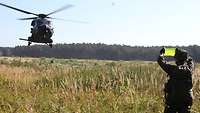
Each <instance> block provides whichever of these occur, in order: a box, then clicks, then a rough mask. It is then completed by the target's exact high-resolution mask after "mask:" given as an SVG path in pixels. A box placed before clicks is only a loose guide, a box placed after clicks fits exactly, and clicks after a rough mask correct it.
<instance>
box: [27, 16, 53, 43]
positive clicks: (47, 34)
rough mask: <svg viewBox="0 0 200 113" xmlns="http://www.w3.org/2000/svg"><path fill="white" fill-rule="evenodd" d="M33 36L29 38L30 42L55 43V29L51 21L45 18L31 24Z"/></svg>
mask: <svg viewBox="0 0 200 113" xmlns="http://www.w3.org/2000/svg"><path fill="white" fill-rule="evenodd" d="M31 26H33V27H32V28H31V36H30V37H29V38H28V41H30V42H36V43H53V41H52V39H51V37H52V35H53V32H54V31H53V28H52V26H51V21H49V20H47V19H45V18H37V19H35V20H33V21H32V22H31Z"/></svg>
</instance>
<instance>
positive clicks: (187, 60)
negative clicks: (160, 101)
mask: <svg viewBox="0 0 200 113" xmlns="http://www.w3.org/2000/svg"><path fill="white" fill-rule="evenodd" d="M175 60H176V65H172V64H167V63H166V61H165V60H164V57H162V56H161V55H160V56H159V57H158V60H157V62H158V64H159V65H160V67H161V68H162V69H163V70H164V71H165V72H166V73H167V74H168V77H169V79H168V81H167V82H166V83H165V89H164V91H165V104H166V106H165V111H164V113H176V112H178V113H190V108H191V106H192V100H193V95H192V72H193V68H194V64H193V61H192V58H191V57H189V56H188V53H186V52H185V51H182V50H180V49H176V53H175Z"/></svg>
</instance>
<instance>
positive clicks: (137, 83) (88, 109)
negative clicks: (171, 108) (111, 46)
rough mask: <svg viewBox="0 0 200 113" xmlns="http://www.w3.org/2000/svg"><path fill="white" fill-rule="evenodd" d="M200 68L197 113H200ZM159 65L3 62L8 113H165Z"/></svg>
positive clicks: (3, 106)
mask: <svg viewBox="0 0 200 113" xmlns="http://www.w3.org/2000/svg"><path fill="white" fill-rule="evenodd" d="M199 74H200V67H199V65H197V66H196V69H195V72H194V95H195V97H196V98H195V101H194V105H193V108H192V110H193V112H194V113H196V112H200V98H199V97H200V75H199ZM165 80H166V74H165V73H164V72H163V71H162V70H161V69H160V67H159V66H158V65H157V63H156V62H143V61H100V60H99V61H98V60H76V59H69V60H65V59H47V58H38V59H34V58H9V57H7V58H6V57H2V58H0V112H2V113H162V112H163V108H164V107H163V106H164V103H163V84H164V82H165Z"/></svg>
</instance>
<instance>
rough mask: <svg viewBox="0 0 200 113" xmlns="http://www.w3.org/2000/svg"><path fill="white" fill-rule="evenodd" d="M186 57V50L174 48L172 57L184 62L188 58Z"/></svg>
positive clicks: (187, 55)
mask: <svg viewBox="0 0 200 113" xmlns="http://www.w3.org/2000/svg"><path fill="white" fill-rule="evenodd" d="M188 57H189V54H188V52H187V51H186V50H184V49H179V48H176V52H175V55H174V58H175V59H176V60H178V61H181V62H184V61H186V60H187V59H188Z"/></svg>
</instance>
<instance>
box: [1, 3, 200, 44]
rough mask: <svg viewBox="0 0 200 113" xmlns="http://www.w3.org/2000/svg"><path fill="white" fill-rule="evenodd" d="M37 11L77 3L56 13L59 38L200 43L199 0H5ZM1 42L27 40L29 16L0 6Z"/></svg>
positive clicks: (67, 40)
mask: <svg viewBox="0 0 200 113" xmlns="http://www.w3.org/2000/svg"><path fill="white" fill-rule="evenodd" d="M1 3H5V4H7V5H11V6H14V7H17V8H21V9H24V10H27V11H30V12H34V13H49V12H51V11H53V10H55V9H58V8H60V7H62V6H64V5H65V4H72V5H74V7H72V8H70V9H68V10H65V11H63V12H59V13H57V14H54V15H52V16H53V17H57V18H63V19H66V20H80V21H87V22H89V23H90V24H79V23H70V22H63V21H59V20H53V26H54V31H55V33H54V35H53V37H52V38H53V40H54V43H83V42H85V43H105V44H125V45H131V46H135V45H137V46H157V45H179V46H182V45H185V46H187V45H194V44H197V45H200V13H199V12H200V7H199V6H200V1H199V0H67V1H66V0H1ZM0 14H1V16H0V18H1V19H0V26H1V27H0V39H1V40H0V46H3V47H13V46H17V45H27V42H23V41H20V40H18V38H27V37H28V36H30V27H31V26H30V23H31V21H19V20H16V19H17V18H23V17H30V16H32V15H26V14H23V13H21V12H17V11H14V10H12V9H8V8H6V7H2V6H0Z"/></svg>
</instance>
